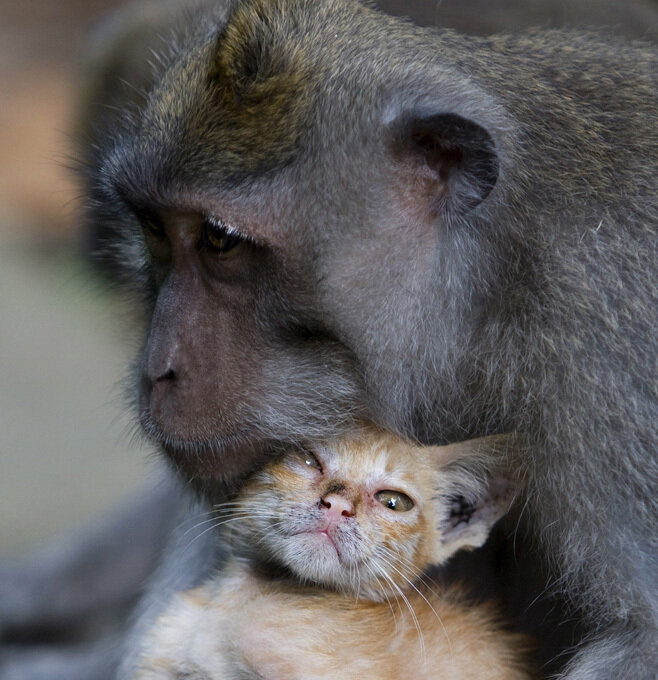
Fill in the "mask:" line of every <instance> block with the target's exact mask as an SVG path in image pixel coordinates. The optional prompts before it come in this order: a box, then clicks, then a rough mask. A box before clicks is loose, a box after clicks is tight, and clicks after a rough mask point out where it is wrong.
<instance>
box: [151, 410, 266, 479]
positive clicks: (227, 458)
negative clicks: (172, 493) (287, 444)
mask: <svg viewBox="0 0 658 680" xmlns="http://www.w3.org/2000/svg"><path fill="white" fill-rule="evenodd" d="M141 421H142V428H143V430H144V432H145V434H146V436H147V437H148V438H149V439H150V440H151V441H154V442H157V443H158V444H159V445H160V448H161V449H162V451H163V452H164V453H165V455H166V457H167V459H168V460H169V461H170V462H171V463H172V464H173V465H174V467H175V468H176V472H177V473H178V475H179V476H180V477H182V478H183V479H186V480H188V481H192V482H193V481H201V482H213V481H216V482H219V483H221V484H231V483H233V482H237V481H239V480H240V479H242V478H244V477H246V476H247V475H249V474H250V473H252V472H253V471H254V470H256V469H258V468H259V467H261V466H262V465H263V463H264V462H265V461H266V460H267V459H268V458H269V457H270V456H271V455H272V451H273V449H274V448H275V445H274V444H273V443H272V442H268V441H266V440H263V439H262V438H260V437H257V436H255V435H256V433H255V432H253V431H251V432H245V431H237V432H235V433H232V434H229V435H223V436H216V437H208V438H198V439H194V438H183V437H178V436H172V435H171V434H168V433H166V432H163V431H162V430H161V429H160V428H159V427H157V426H156V425H155V424H154V423H153V422H152V421H150V419H149V418H148V417H142V419H141Z"/></svg>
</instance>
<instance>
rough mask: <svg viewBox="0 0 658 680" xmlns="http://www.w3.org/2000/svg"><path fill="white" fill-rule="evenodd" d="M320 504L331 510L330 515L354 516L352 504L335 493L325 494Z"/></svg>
mask: <svg viewBox="0 0 658 680" xmlns="http://www.w3.org/2000/svg"><path fill="white" fill-rule="evenodd" d="M322 505H323V506H324V507H325V508H327V510H330V511H331V514H332V515H335V516H341V515H343V516H344V517H353V516H354V506H353V505H352V503H351V501H350V500H348V499H347V498H345V496H341V495H340V494H337V493H330V494H327V495H326V496H325V497H324V498H323V499H322Z"/></svg>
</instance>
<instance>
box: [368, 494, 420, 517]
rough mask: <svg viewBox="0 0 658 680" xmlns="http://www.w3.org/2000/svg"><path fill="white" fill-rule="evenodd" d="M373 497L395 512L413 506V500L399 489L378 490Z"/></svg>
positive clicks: (404, 510) (406, 509)
mask: <svg viewBox="0 0 658 680" xmlns="http://www.w3.org/2000/svg"><path fill="white" fill-rule="evenodd" d="M375 498H376V499H377V500H378V501H379V502H380V503H381V504H382V505H384V506H385V507H387V508H388V509H389V510H395V511H396V512H408V511H409V510H411V508H413V507H414V502H413V501H412V500H411V498H409V496H407V494H405V493H402V492H401V491H388V490H387V489H386V490H384V491H378V492H377V493H376V494H375Z"/></svg>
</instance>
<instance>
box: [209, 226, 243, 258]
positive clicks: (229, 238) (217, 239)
mask: <svg viewBox="0 0 658 680" xmlns="http://www.w3.org/2000/svg"><path fill="white" fill-rule="evenodd" d="M243 240H244V239H243V238H242V236H240V234H239V233H238V232H237V231H235V229H233V228H232V227H230V226H229V225H227V224H224V223H223V222H220V221H217V220H213V219H210V218H209V219H206V220H205V221H204V223H203V226H202V227H201V245H202V246H203V247H204V248H207V249H208V250H210V251H212V252H213V253H219V254H221V253H227V252H228V251H229V250H232V249H233V248H235V247H236V246H237V245H238V244H240V243H241V242H242V241H243Z"/></svg>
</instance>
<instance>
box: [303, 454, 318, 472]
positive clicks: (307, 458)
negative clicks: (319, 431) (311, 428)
mask: <svg viewBox="0 0 658 680" xmlns="http://www.w3.org/2000/svg"><path fill="white" fill-rule="evenodd" d="M299 457H300V458H301V459H302V461H303V462H304V465H306V466H307V467H310V468H313V469H314V470H317V471H318V472H322V465H321V464H320V461H319V460H318V459H317V458H316V457H315V455H314V454H312V453H311V452H310V451H300V452H299Z"/></svg>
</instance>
